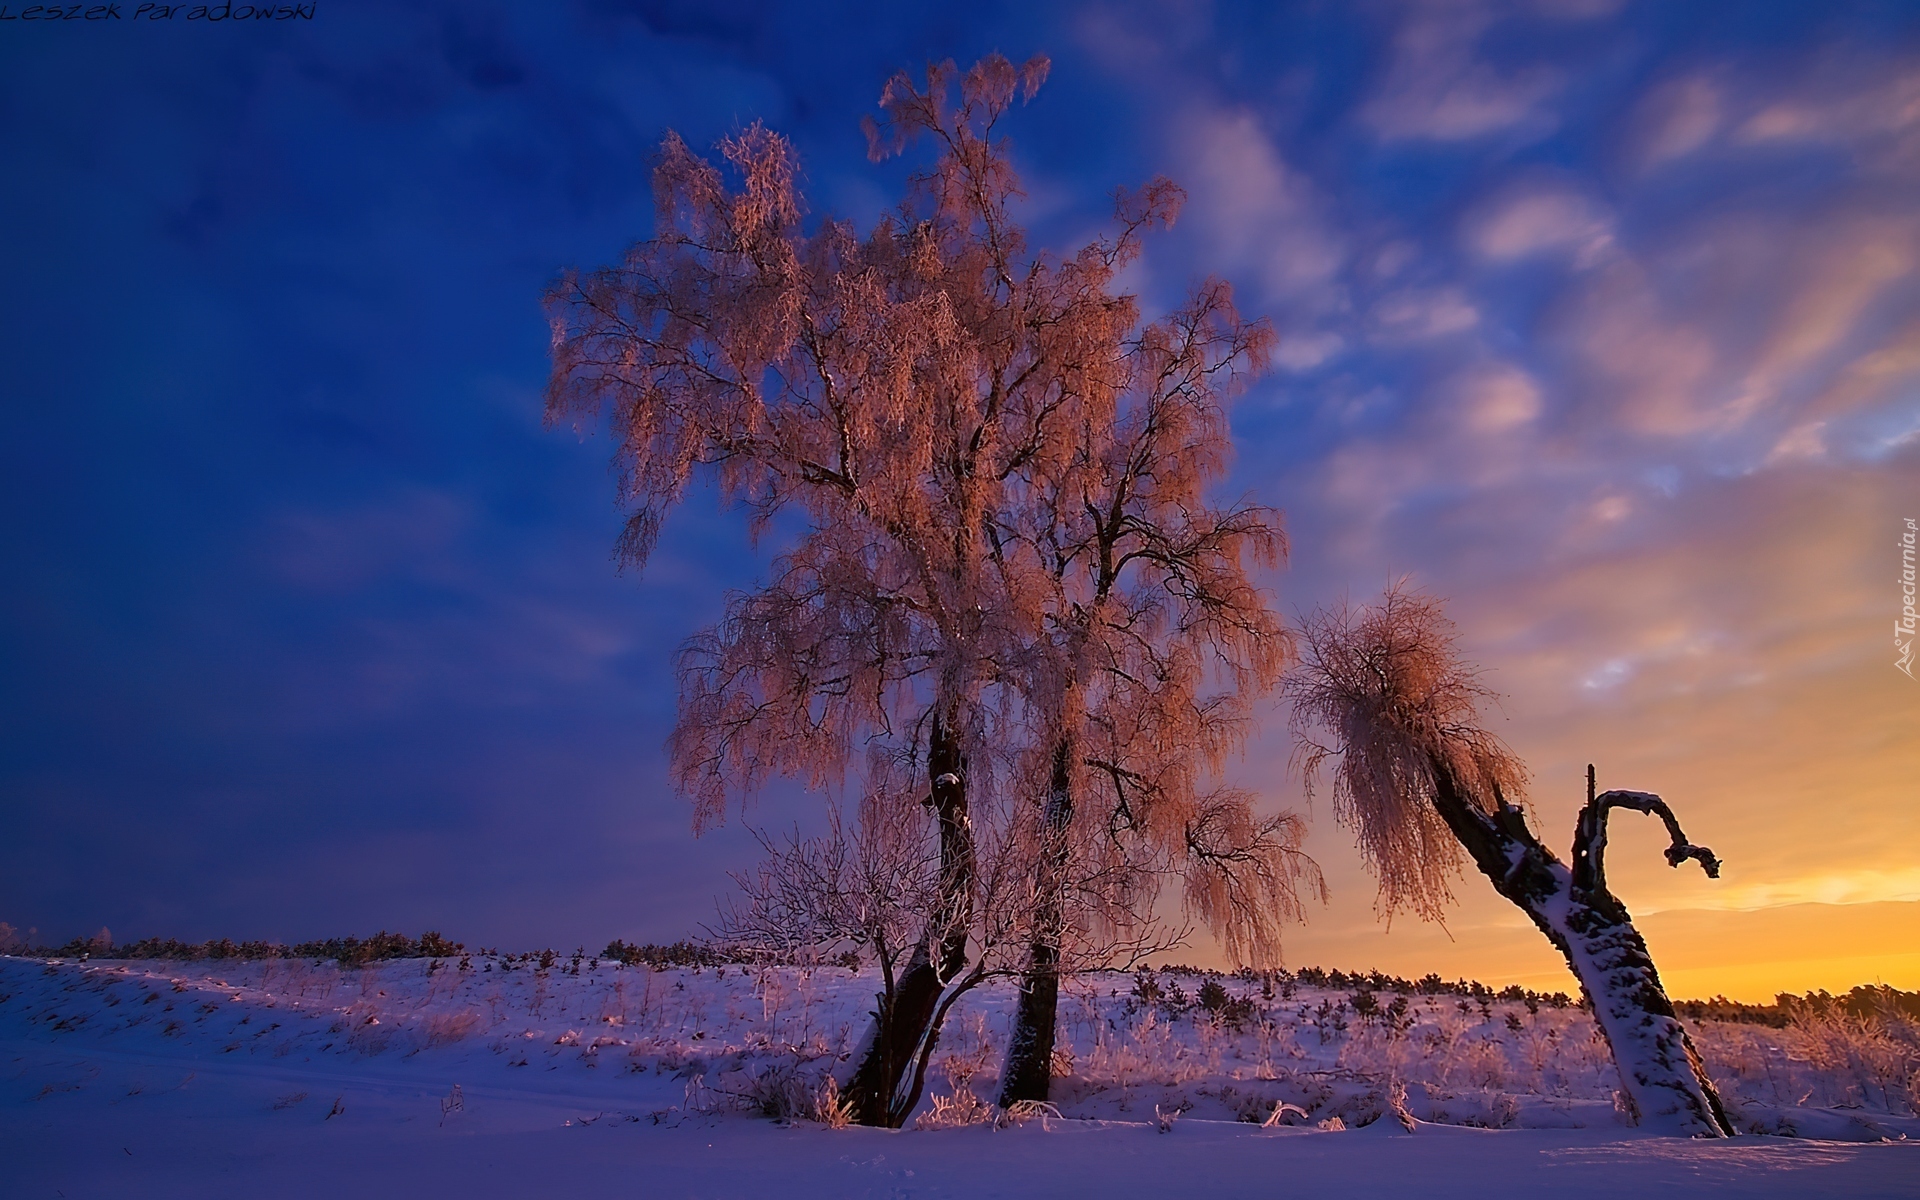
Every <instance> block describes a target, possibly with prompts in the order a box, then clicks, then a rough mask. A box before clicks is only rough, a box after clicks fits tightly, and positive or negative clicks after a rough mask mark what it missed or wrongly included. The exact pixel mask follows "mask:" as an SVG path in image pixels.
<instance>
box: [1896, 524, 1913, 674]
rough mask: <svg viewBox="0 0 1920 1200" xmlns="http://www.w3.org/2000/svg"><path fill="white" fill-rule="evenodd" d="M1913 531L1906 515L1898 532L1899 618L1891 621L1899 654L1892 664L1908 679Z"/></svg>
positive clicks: (1911, 642)
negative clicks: (1905, 523) (1903, 528)
mask: <svg viewBox="0 0 1920 1200" xmlns="http://www.w3.org/2000/svg"><path fill="white" fill-rule="evenodd" d="M1914 532H1915V530H1914V519H1913V518H1912V517H1908V518H1907V527H1906V529H1905V530H1903V531H1902V532H1901V534H1900V619H1899V620H1897V621H1895V622H1894V623H1893V649H1894V653H1895V654H1897V655H1898V656H1899V657H1897V658H1895V659H1894V660H1893V665H1894V666H1895V667H1897V668H1898V669H1900V670H1901V671H1904V672H1905V673H1906V676H1907V678H1908V679H1912V678H1913V635H1914V623H1915V617H1914V611H1913V595H1914V578H1913V539H1914Z"/></svg>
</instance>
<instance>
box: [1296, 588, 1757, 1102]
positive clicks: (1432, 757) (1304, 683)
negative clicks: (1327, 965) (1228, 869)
mask: <svg viewBox="0 0 1920 1200" xmlns="http://www.w3.org/2000/svg"><path fill="white" fill-rule="evenodd" d="M1303 640H1304V642H1305V648H1304V650H1303V653H1302V658H1301V662H1300V664H1299V665H1298V667H1297V668H1295V669H1294V671H1293V673H1292V675H1291V677H1290V679H1289V680H1288V687H1289V690H1290V692H1291V695H1292V705H1293V728H1294V731H1295V734H1296V735H1297V736H1298V738H1299V739H1300V740H1299V743H1298V744H1299V747H1300V750H1299V753H1300V759H1299V765H1300V766H1301V767H1302V768H1303V774H1304V776H1305V779H1306V781H1307V785H1308V787H1309V788H1311V787H1312V786H1313V781H1314V780H1315V779H1316V778H1317V777H1318V775H1319V772H1320V769H1321V768H1322V767H1323V766H1326V765H1328V764H1332V773H1333V799H1334V807H1335V811H1336V813H1337V814H1338V815H1339V817H1340V819H1341V820H1342V822H1343V823H1345V824H1346V825H1347V826H1348V827H1349V828H1350V829H1352V830H1353V832H1354V835H1355V836H1356V837H1357V838H1358V839H1359V843H1360V849H1361V851H1362V852H1363V854H1364V855H1365V856H1366V858H1367V861H1368V862H1369V863H1370V864H1371V865H1372V867H1373V869H1374V871H1375V872H1376V874H1377V875H1378V877H1379V882H1380V906H1381V908H1382V910H1383V911H1384V912H1385V913H1387V914H1391V913H1393V912H1394V911H1396V910H1399V909H1410V910H1412V911H1413V912H1415V913H1417V914H1418V915H1419V916H1421V917H1422V918H1425V919H1428V920H1435V919H1438V918H1439V917H1440V916H1441V914H1442V913H1443V912H1444V910H1445V908H1446V906H1447V905H1448V904H1449V903H1450V902H1451V901H1452V892H1451V888H1450V883H1451V881H1452V879H1453V878H1455V877H1456V876H1457V874H1458V872H1459V869H1460V867H1461V860H1462V854H1463V852H1464V854H1465V855H1466V856H1467V857H1470V858H1471V859H1472V860H1473V863H1474V865H1475V866H1476V867H1478V868H1479V869H1480V872H1481V873H1482V874H1484V875H1485V876H1486V877H1487V878H1488V879H1489V880H1490V881H1492V883H1493V887H1494V890H1495V891H1497V892H1499V893H1500V894H1501V895H1502V896H1504V897H1506V898H1507V899H1508V900H1510V901H1512V902H1513V903H1514V904H1516V905H1518V906H1519V907H1520V909H1521V910H1522V911H1523V912H1525V913H1526V914H1527V916H1528V917H1529V918H1531V919H1532V921H1533V923H1534V924H1535V925H1537V926H1538V927H1539V928H1540V931H1541V932H1542V933H1544V934H1546V936H1547V939H1548V940H1549V941H1551V942H1552V943H1553V945H1554V947H1555V948H1556V949H1558V950H1559V951H1560V953H1561V954H1563V955H1564V956H1565V957H1566V960H1567V965H1568V966H1569V967H1570V968H1571V969H1572V971H1573V974H1574V977H1575V978H1576V979H1578V980H1579V981H1580V986H1581V988H1582V989H1583V990H1584V991H1585V992H1586V995H1587V997H1588V999H1589V1000H1590V1001H1591V1003H1592V1005H1593V1014H1594V1020H1595V1021H1596V1022H1597V1023H1598V1024H1599V1026H1600V1029H1601V1030H1602V1031H1603V1032H1604V1033H1605V1035H1606V1038H1607V1042H1608V1044H1609V1045H1610V1046H1611V1047H1612V1050H1613V1058H1614V1063H1615V1064H1616V1066H1618V1068H1619V1071H1620V1079H1621V1086H1622V1089H1623V1091H1624V1094H1625V1100H1626V1102H1627V1105H1628V1108H1629V1111H1630V1112H1631V1113H1632V1114H1633V1115H1634V1117H1635V1120H1636V1121H1637V1122H1639V1123H1642V1124H1645V1125H1648V1126H1650V1127H1653V1128H1657V1129H1661V1130H1664V1131H1667V1132H1672V1133H1678V1134H1685V1135H1690V1136H1695V1137H1721V1136H1727V1135H1730V1134H1731V1133H1732V1132H1733V1128H1732V1125H1731V1123H1730V1122H1729V1121H1728V1120H1727V1115H1726V1112H1725V1110H1724V1109H1723V1108H1722V1107H1721V1103H1720V1097H1719V1094H1718V1093H1717V1092H1716V1091H1715V1090H1714V1086H1713V1083H1712V1082H1711V1081H1710V1080H1709V1079H1708V1077H1707V1072H1706V1068H1705V1066H1704V1065H1703V1064H1702V1062H1701V1059H1700V1055H1699V1053H1698V1052H1697V1051H1696V1050H1695V1049H1694V1047H1693V1042H1692V1040H1691V1039H1690V1038H1688V1036H1687V1031H1686V1029H1685V1028H1684V1027H1683V1026H1682V1025H1681V1023H1680V1021H1679V1018H1678V1017H1677V1016H1676V1015H1675V1013H1674V1010H1673V1005H1672V1003H1671V1002H1670V1001H1669V1000H1668V998H1667V995H1666V992H1665V990H1664V989H1663V988H1662V987H1661V984H1660V976H1659V974H1658V972H1656V971H1655V970H1654V966H1653V958H1652V956H1651V955H1650V954H1649V953H1648V951H1647V944H1646V942H1645V940H1644V939H1642V938H1641V936H1640V934H1639V933H1638V931H1636V930H1635V929H1634V927H1633V920H1632V917H1631V916H1630V915H1629V914H1628V912H1627V909H1626V906H1625V905H1624V904H1622V903H1621V902H1620V900H1619V899H1618V898H1617V897H1616V896H1614V895H1613V893H1612V892H1610V891H1608V889H1607V883H1606V875H1605V872H1604V870H1603V861H1602V855H1603V853H1604V851H1605V848H1606V829H1607V815H1608V814H1609V813H1610V812H1612V811H1613V810H1614V809H1617V808H1625V809H1630V810H1632V811H1635V812H1641V813H1648V814H1652V815H1655V816H1658V817H1659V818H1660V819H1661V820H1662V821H1663V822H1665V824H1666V828H1667V832H1668V834H1669V835H1670V836H1671V838H1672V846H1671V847H1670V848H1669V849H1668V850H1667V852H1666V856H1667V862H1668V864H1669V865H1670V866H1675V867H1677V866H1679V865H1680V864H1681V863H1683V862H1686V861H1687V860H1689V859H1692V860H1694V861H1697V862H1698V863H1699V864H1700V865H1701V866H1702V867H1703V868H1704V869H1705V870H1706V872H1707V874H1708V875H1710V876H1714V877H1718V875H1719V873H1720V863H1719V860H1718V859H1716V858H1715V857H1714V856H1713V854H1712V852H1710V851H1709V850H1707V849H1706V848H1705V847H1703V846H1696V845H1694V844H1692V843H1691V842H1689V841H1688V840H1687V837H1686V834H1685V833H1684V832H1683V831H1682V830H1681V828H1680V823H1679V821H1678V820H1677V819H1676V818H1675V817H1674V815H1673V810H1672V809H1670V808H1669V807H1668V806H1667V804H1666V803H1665V802H1664V801H1663V800H1661V799H1660V797H1658V796H1655V795H1652V794H1650V793H1647V792H1627V791H1609V792H1603V793H1601V794H1599V795H1595V794H1594V785H1593V769H1592V768H1591V767H1589V768H1588V769H1587V802H1586V806H1585V807H1584V808H1582V810H1581V812H1580V817H1579V820H1578V823H1577V825H1576V826H1575V830H1574V839H1573V863H1572V865H1571V866H1568V865H1566V864H1563V863H1562V862H1561V861H1560V860H1559V859H1558V858H1557V857H1555V855H1554V853H1553V852H1552V851H1551V850H1549V849H1548V848H1547V847H1546V846H1545V845H1544V844H1542V843H1541V841H1540V840H1539V839H1538V838H1537V837H1536V836H1535V835H1534V833H1533V831H1532V830H1531V829H1530V828H1529V827H1528V825H1527V820H1526V814H1525V812H1524V811H1523V810H1522V809H1521V808H1519V807H1518V806H1517V804H1516V801H1518V800H1519V799H1520V797H1521V793H1522V788H1523V787H1524V785H1525V781H1526V770H1525V767H1524V766H1523V765H1522V764H1521V763H1520V761H1519V760H1518V759H1517V758H1516V757H1515V756H1514V755H1513V753H1512V751H1511V750H1509V749H1508V748H1507V747H1506V746H1505V745H1504V744H1503V743H1502V742H1501V741H1500V739H1499V738H1497V737H1495V736H1494V735H1493V734H1492V733H1489V732H1488V731H1487V729H1486V728H1485V726H1484V725H1483V724H1482V722H1481V719H1480V715H1479V706H1480V705H1481V703H1483V702H1485V701H1487V700H1490V699H1491V698H1492V694H1491V693H1490V692H1489V691H1488V690H1487V689H1485V688H1484V687H1483V686H1481V685H1480V684H1479V683H1478V682H1477V681H1476V679H1475V676H1474V673H1473V672H1472V671H1471V670H1470V669H1469V668H1468V667H1467V666H1466V665H1465V664H1464V663H1462V662H1461V661H1460V659H1459V656H1458V654H1457V652H1456V651H1455V648H1454V639H1453V626H1452V624H1451V622H1449V621H1448V620H1447V619H1446V617H1445V615H1444V614H1443V612H1442V608H1441V604H1440V601H1438V600H1436V599H1434V598H1433V597H1430V596H1427V595H1424V594H1421V593H1419V592H1417V591H1412V590H1409V589H1407V588H1405V587H1404V586H1395V587H1393V588H1390V589H1389V590H1388V591H1387V594H1386V596H1385V598H1384V599H1383V600H1382V601H1381V603H1380V604H1379V605H1377V606H1374V607H1359V608H1354V607H1347V608H1342V609H1338V610H1332V611H1328V610H1321V611H1317V612H1315V613H1314V614H1312V615H1311V616H1309V617H1308V618H1307V619H1306V621H1305V623H1304V630H1303Z"/></svg>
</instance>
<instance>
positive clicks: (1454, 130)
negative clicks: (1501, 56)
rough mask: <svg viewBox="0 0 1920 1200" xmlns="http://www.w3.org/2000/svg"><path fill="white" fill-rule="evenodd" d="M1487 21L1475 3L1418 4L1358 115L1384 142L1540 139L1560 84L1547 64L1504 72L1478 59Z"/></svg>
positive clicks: (1552, 120)
mask: <svg viewBox="0 0 1920 1200" xmlns="http://www.w3.org/2000/svg"><path fill="white" fill-rule="evenodd" d="M1491 24H1492V17H1491V15H1490V14H1489V13H1488V12H1487V10H1486V9H1484V8H1482V7H1480V6H1479V5H1477V4H1471V3H1458V4H1449V3H1443V4H1432V5H1426V6H1422V7H1420V8H1418V9H1417V11H1415V12H1414V13H1413V14H1412V15H1410V16H1409V17H1408V18H1407V19H1406V20H1405V21H1404V22H1403V23H1402V24H1401V25H1400V27H1399V28H1398V29H1397V30H1396V31H1395V32H1394V37H1393V50H1392V53H1391V55H1390V58H1389V62H1388V66H1387V71H1386V77H1385V79H1384V80H1383V82H1382V83H1381V86H1380V89H1379V91H1378V92H1377V93H1375V95H1374V96H1373V97H1372V99H1370V100H1369V101H1368V102H1367V103H1366V104H1365V105H1364V106H1363V107H1362V109H1361V110H1360V119H1361V120H1362V122H1364V123H1365V124H1366V125H1367V126H1368V127H1369V128H1371V129H1372V130H1373V132H1374V134H1375V135H1376V136H1377V137H1379V138H1381V139H1382V140H1385V141H1396V140H1431V141H1439V142H1453V141H1463V140H1467V139H1470V138H1479V137H1485V136H1487V135H1490V134H1495V133H1506V134H1518V135H1522V136H1528V137H1538V136H1541V135H1543V134H1546V133H1548V132H1551V131H1552V129H1553V128H1554V126H1555V125H1557V124H1558V118H1557V116H1556V115H1555V114H1554V113H1553V112H1551V111H1550V110H1549V108H1548V106H1547V101H1548V100H1549V99H1550V98H1551V97H1553V96H1554V95H1555V94H1557V93H1558V92H1559V91H1560V89H1561V87H1562V86H1563V84H1564V80H1563V77H1562V75H1561V73H1560V72H1559V71H1557V70H1554V69H1553V68H1550V67H1544V66H1534V67H1521V68H1517V69H1512V70H1504V71H1503V70H1501V69H1499V68H1497V67H1495V66H1494V65H1493V64H1491V63H1489V62H1487V61H1485V60H1483V59H1480V58H1478V57H1476V55H1475V50H1476V49H1477V47H1478V44H1479V42H1480V37H1481V35H1482V34H1483V33H1484V32H1486V30H1487V29H1488V27H1489V26H1490V25H1491Z"/></svg>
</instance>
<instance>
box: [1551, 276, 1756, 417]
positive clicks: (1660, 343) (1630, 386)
mask: <svg viewBox="0 0 1920 1200" xmlns="http://www.w3.org/2000/svg"><path fill="white" fill-rule="evenodd" d="M1549 330H1550V332H1551V333H1552V334H1554V336H1556V337H1557V338H1558V339H1559V340H1561V341H1563V342H1565V343H1567V344H1569V345H1570V347H1571V349H1572V351H1573V355H1574V365H1575V366H1576V367H1577V368H1579V372H1580V376H1581V381H1582V382H1583V383H1584V384H1585V385H1586V389H1587V394H1588V397H1589V399H1588V402H1587V408H1588V410H1589V413H1590V416H1591V418H1592V419H1593V420H1594V421H1596V422H1597V423H1600V424H1603V425H1609V426H1616V427H1619V428H1624V429H1627V430H1631V431H1633V432H1635V433H1640V434H1647V435H1654V436H1663V437H1682V436H1686V435H1690V434H1695V433H1699V432H1701V431H1703V430H1706V429H1708V428H1711V427H1712V426H1713V425H1714V423H1715V422H1716V421H1717V420H1718V419H1719V418H1718V412H1717V409H1718V401H1717V399H1716V393H1715V391H1714V389H1713V386H1712V384H1713V378H1714V369H1715V367H1716V366H1717V365H1718V363H1719V360H1720V354H1721V351H1720V349H1719V347H1718V346H1717V345H1716V344H1715V342H1714V339H1713V338H1712V337H1711V336H1710V335H1709V334H1708V333H1707V332H1705V331H1704V330H1702V329H1699V328H1696V327H1694V326H1693V325H1691V324H1689V323H1688V322H1687V321H1685V320H1682V319H1681V318H1680V317H1679V315H1678V314H1676V313H1675V312H1673V311H1672V310H1671V309H1670V308H1669V306H1667V305H1666V304H1664V303H1663V302H1662V301H1661V299H1660V297H1659V295H1658V293H1657V292H1656V291H1655V289H1654V287H1653V283H1652V280H1651V279H1649V277H1648V274H1647V272H1646V270H1645V268H1643V267H1641V266H1640V265H1639V264H1638V263H1636V262H1632V261H1630V260H1621V261H1617V262H1615V263H1614V264H1613V265H1612V266H1610V267H1607V268H1605V269H1604V270H1602V271H1600V272H1599V273H1598V274H1597V275H1596V276H1594V277H1593V278H1592V279H1591V280H1590V281H1588V282H1587V283H1586V284H1584V285H1583V286H1582V287H1581V288H1580V289H1579V290H1578V291H1576V292H1575V293H1574V294H1573V296H1572V297H1571V298H1570V300H1569V301H1568V302H1567V303H1566V304H1565V306H1564V307H1563V308H1562V309H1561V310H1560V312H1559V313H1558V314H1557V315H1556V316H1555V317H1554V318H1553V319H1552V320H1551V322H1550V325H1549Z"/></svg>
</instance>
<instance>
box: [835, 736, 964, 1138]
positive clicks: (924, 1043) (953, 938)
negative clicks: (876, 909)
mask: <svg viewBox="0 0 1920 1200" xmlns="http://www.w3.org/2000/svg"><path fill="white" fill-rule="evenodd" d="M966 771H967V762H966V755H965V754H964V752H963V751H962V749H961V745H960V739H959V736H958V734H957V733H956V732H955V730H954V728H953V725H952V724H951V723H950V722H949V721H946V720H943V719H941V717H940V716H939V715H938V714H936V715H935V717H934V720H933V722H932V731H931V732H930V734H929V735H928V745H927V773H928V775H929V776H931V782H932V790H931V794H930V799H931V802H932V807H933V810H934V814H935V817H936V818H937V819H938V821H939V825H940V904H939V908H938V909H937V910H936V911H935V912H934V914H933V915H932V917H931V919H929V921H928V922H927V926H926V929H925V930H924V931H923V932H922V933H921V935H920V941H919V944H918V945H916V946H915V947H914V950H913V954H912V956H911V958H910V959H909V960H908V963H907V967H906V969H905V970H904V971H902V972H901V975H900V981H899V983H898V985H897V986H896V987H895V989H894V994H893V996H892V997H891V1002H889V998H888V997H886V996H885V995H882V996H881V997H880V998H879V1004H878V1006H877V1007H876V1009H875V1011H874V1014H873V1018H874V1023H873V1027H872V1028H871V1029H870V1030H869V1031H868V1033H867V1036H866V1038H865V1040H864V1041H863V1042H862V1046H861V1052H860V1054H859V1057H858V1058H857V1060H856V1063H855V1066H854V1069H853V1073H852V1075H850V1076H849V1077H848V1079H847V1081H846V1083H845V1085H844V1086H843V1087H842V1088H841V1093H842V1095H843V1096H844V1097H845V1098H846V1102H847V1104H848V1105H849V1106H850V1108H851V1110H852V1114H853V1119H854V1120H855V1121H856V1122H858V1123H859V1124H862V1125H877V1126H882V1127H884V1128H888V1129H898V1128H899V1127H900V1126H902V1125H904V1124H905V1123H906V1120H907V1117H908V1116H909V1115H910V1114H911V1113H912V1111H913V1107H914V1105H915V1104H917V1103H918V1102H919V1099H920V1087H919V1083H918V1077H917V1076H915V1077H914V1082H913V1083H911V1084H909V1083H908V1082H907V1081H908V1079H909V1076H908V1071H909V1070H910V1069H912V1068H913V1067H914V1065H915V1062H916V1059H917V1058H924V1057H925V1055H926V1054H929V1053H931V1046H932V1044H933V1042H935V1041H937V1040H938V1038H939V1036H940V1032H939V1028H938V1024H939V1020H940V1018H942V1017H943V1016H944V1015H945V1011H946V1008H947V1007H950V1005H946V1004H943V999H944V997H945V993H946V992H947V988H948V985H949V984H951V983H952V982H953V981H954V980H956V979H958V978H959V977H960V974H961V972H962V971H963V970H964V969H965V968H966V965H967V927H968V925H969V924H970V923H971V921H972V916H973V886H974V873H975V862H974V858H975V850H974V844H973V827H972V824H971V823H970V821H969V819H968V814H967V786H966Z"/></svg>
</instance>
